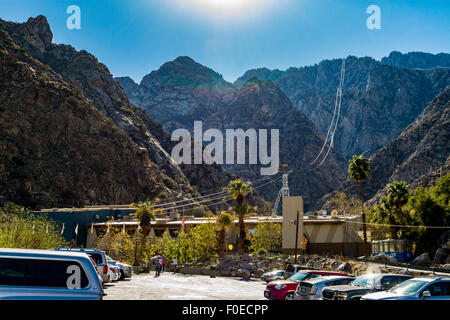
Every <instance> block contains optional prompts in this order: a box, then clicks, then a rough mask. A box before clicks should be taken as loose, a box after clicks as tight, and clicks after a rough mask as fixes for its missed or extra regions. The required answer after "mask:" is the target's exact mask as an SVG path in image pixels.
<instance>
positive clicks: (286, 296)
mask: <svg viewBox="0 0 450 320" xmlns="http://www.w3.org/2000/svg"><path fill="white" fill-rule="evenodd" d="M284 300H294V293H293V292H288V293H287V294H286V295H285V296H284Z"/></svg>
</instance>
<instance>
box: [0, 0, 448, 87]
mask: <svg viewBox="0 0 450 320" xmlns="http://www.w3.org/2000/svg"><path fill="white" fill-rule="evenodd" d="M208 1H216V3H219V4H218V5H217V6H218V7H216V8H211V7H209V6H206V5H205V3H206V2H208ZM221 1H227V0H69V1H67V0H39V1H36V0H1V1H0V18H2V19H4V20H11V21H16V22H24V21H26V20H27V19H28V18H29V17H30V16H37V15H39V14H43V15H45V16H46V17H47V19H48V20H49V23H50V26H51V28H52V31H53V34H54V39H53V41H54V42H55V43H66V44H70V45H72V46H74V47H75V48H76V49H78V50H81V49H84V50H87V51H89V52H91V53H92V54H94V55H95V56H97V57H98V59H99V60H100V61H101V62H103V63H105V64H106V65H107V67H108V68H109V69H110V71H111V73H112V74H113V75H114V76H126V75H128V76H131V77H132V78H133V79H134V80H135V81H136V82H140V81H141V79H142V77H143V76H144V75H146V74H148V73H150V72H151V71H152V70H156V69H158V68H159V67H160V66H161V65H162V64H163V63H164V62H167V61H170V60H173V59H175V58H176V57H178V56H182V55H187V56H190V57H192V58H193V59H195V60H196V61H198V62H200V63H202V64H204V65H206V66H208V67H210V68H212V69H214V70H215V71H217V72H219V73H221V74H222V75H223V76H224V78H225V79H226V80H228V81H234V80H235V79H236V78H237V77H239V76H240V75H242V74H243V73H244V72H245V71H246V70H248V69H251V68H257V67H268V68H271V69H272V68H278V69H282V70H283V69H286V68H288V67H291V66H296V67H299V66H304V65H310V64H314V63H317V62H320V61H321V60H323V59H330V58H341V57H344V56H347V55H355V56H371V57H374V58H376V59H380V58H382V57H383V56H386V55H388V54H389V53H390V52H391V51H393V50H398V51H401V52H409V51H426V52H431V53H439V52H447V53H448V52H450V41H449V39H450V1H448V0H421V1H419V0H373V1H366V0H228V1H234V2H236V1H238V2H239V1H244V2H245V1H248V2H250V4H249V5H248V6H246V7H243V8H241V9H239V8H235V9H234V10H232V9H233V8H231V9H230V10H229V8H226V7H221V5H220V2H221ZM374 4H375V5H378V6H379V7H380V9H381V26H382V28H381V29H380V30H369V29H368V28H367V27H366V20H367V18H368V17H369V15H368V14H367V13H366V9H367V7H368V6H369V5H374ZM69 5H78V6H79V7H80V8H81V30H69V29H67V27H66V20H67V18H68V16H69V15H68V14H66V8H67V7H68V6H69Z"/></svg>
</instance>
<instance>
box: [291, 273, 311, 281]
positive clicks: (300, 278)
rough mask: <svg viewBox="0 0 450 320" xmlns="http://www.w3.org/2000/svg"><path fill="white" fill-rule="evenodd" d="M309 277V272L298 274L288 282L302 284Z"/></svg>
mask: <svg viewBox="0 0 450 320" xmlns="http://www.w3.org/2000/svg"><path fill="white" fill-rule="evenodd" d="M307 276H308V273H307V272H297V273H296V274H294V275H293V276H292V277H290V278H289V279H288V280H289V281H295V282H300V281H302V280H303V279H305V278H306V277H307Z"/></svg>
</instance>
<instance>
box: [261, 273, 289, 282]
mask: <svg viewBox="0 0 450 320" xmlns="http://www.w3.org/2000/svg"><path fill="white" fill-rule="evenodd" d="M261 280H263V281H265V282H271V281H275V280H284V270H273V271H270V272H266V273H264V274H263V275H262V276H261Z"/></svg>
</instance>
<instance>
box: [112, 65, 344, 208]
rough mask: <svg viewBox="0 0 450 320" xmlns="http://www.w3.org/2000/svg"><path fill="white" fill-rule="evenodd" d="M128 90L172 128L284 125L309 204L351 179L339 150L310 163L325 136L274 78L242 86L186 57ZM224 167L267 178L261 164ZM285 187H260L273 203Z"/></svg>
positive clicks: (299, 190) (294, 178)
mask: <svg viewBox="0 0 450 320" xmlns="http://www.w3.org/2000/svg"><path fill="white" fill-rule="evenodd" d="M119 81H123V79H122V80H120V79H119ZM124 86H127V84H126V83H124ZM127 95H128V96H129V97H130V99H131V101H134V102H135V103H136V104H137V105H138V106H139V107H141V108H143V109H144V110H145V111H147V112H148V113H149V114H150V115H151V116H152V117H154V118H155V119H156V120H158V121H160V122H161V123H162V124H163V125H164V127H165V128H166V129H167V130H169V131H172V130H174V129H178V128H184V129H187V130H189V131H190V132H192V131H193V125H194V121H203V131H206V130H207V129H210V128H214V129H219V130H221V131H222V132H223V133H225V130H226V129H239V128H241V129H244V130H247V129H252V128H253V129H279V130H280V161H281V162H280V163H283V164H284V163H286V164H289V167H290V168H291V169H292V170H293V172H292V174H291V178H290V187H291V188H292V190H293V193H295V194H301V195H302V196H303V197H304V200H305V206H306V208H308V207H309V206H311V205H312V204H313V203H314V202H315V201H316V200H317V199H319V198H320V197H321V196H322V195H324V194H326V193H328V192H329V191H331V190H333V189H334V188H336V187H337V186H338V185H339V183H340V182H341V181H343V179H344V178H345V173H344V172H343V170H342V167H343V166H344V159H343V157H342V156H341V155H340V154H339V153H337V152H335V151H334V150H333V151H331V152H330V155H329V157H328V159H327V161H325V162H324V164H323V166H321V167H319V168H318V169H316V168H315V166H311V165H310V163H311V162H312V161H313V160H314V158H315V157H316V156H317V154H318V153H319V152H320V149H321V147H322V144H323V138H322V137H321V136H320V134H319V133H318V132H317V131H316V129H315V128H314V125H313V123H312V122H311V121H310V120H309V119H308V118H307V117H306V116H305V115H304V114H303V113H302V112H300V111H299V110H297V109H296V108H294V107H293V106H292V103H291V102H290V100H289V99H288V98H287V97H286V95H285V94H284V93H283V92H282V91H281V90H280V89H279V88H278V87H277V86H276V85H274V83H272V82H271V81H268V82H263V81H259V80H255V81H248V82H247V83H246V84H245V85H244V86H243V87H242V88H240V89H237V88H235V87H234V86H233V85H231V84H229V83H227V82H226V81H224V80H223V78H222V77H221V76H220V75H219V74H217V73H215V72H214V71H212V70H211V69H209V68H206V67H204V66H202V65H200V64H198V63H196V62H194V61H193V60H192V59H190V58H187V57H180V58H177V59H176V60H174V61H172V62H168V63H166V64H164V65H163V66H162V67H161V68H160V69H159V70H157V71H154V72H152V73H150V74H149V75H147V76H146V77H144V79H143V80H142V82H141V84H140V85H139V87H138V88H137V89H135V90H134V91H132V92H127ZM224 136H225V135H224ZM247 162H248V161H247ZM224 167H225V169H227V170H228V171H230V172H232V173H234V174H237V175H240V176H243V177H245V178H247V179H249V180H252V181H254V180H257V179H259V178H261V176H260V165H224ZM330 172H333V175H330V174H329V173H330ZM279 189H280V181H278V180H277V181H276V182H273V183H268V184H267V185H265V186H263V187H261V188H260V189H258V190H257V191H258V192H259V193H260V194H261V195H262V196H264V198H265V199H266V200H268V201H272V202H273V201H275V199H276V196H277V193H278V190H279Z"/></svg>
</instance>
